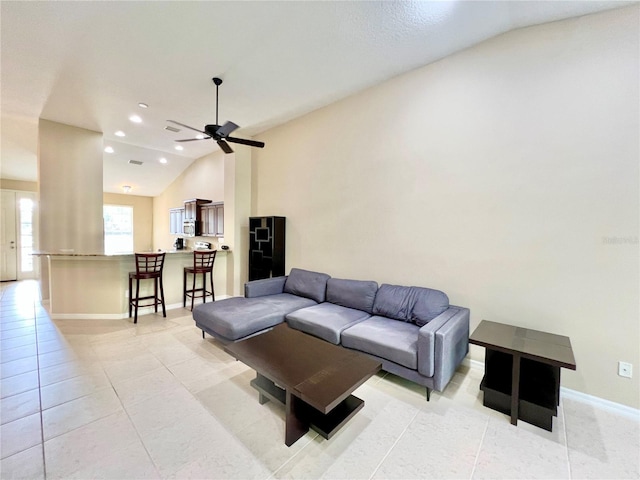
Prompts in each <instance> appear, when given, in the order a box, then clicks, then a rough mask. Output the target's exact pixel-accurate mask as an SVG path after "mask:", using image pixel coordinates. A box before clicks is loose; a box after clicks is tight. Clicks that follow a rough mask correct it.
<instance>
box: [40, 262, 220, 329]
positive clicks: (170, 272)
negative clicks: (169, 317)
mask: <svg viewBox="0 0 640 480" xmlns="http://www.w3.org/2000/svg"><path fill="white" fill-rule="evenodd" d="M164 252H165V253H166V254H167V255H166V256H165V262H164V267H163V273H162V279H163V284H164V295H165V304H166V308H167V309H172V308H182V291H183V273H184V267H188V266H192V265H193V250H191V249H184V250H166V251H164ZM149 253H151V252H149ZM230 254H231V250H218V251H217V254H216V260H215V263H214V267H213V284H214V289H215V294H216V299H220V298H225V297H226V296H228V295H227V263H228V262H230V261H232V258H231V257H232V255H230ZM34 255H36V256H39V257H42V258H44V259H45V261H46V262H47V264H48V279H47V280H48V282H47V286H48V291H46V290H47V289H44V288H43V291H42V296H43V300H49V313H50V315H51V317H52V318H54V319H58V318H78V319H112V318H113V319H115V318H127V317H128V315H129V302H128V300H129V272H133V271H135V269H136V267H135V258H134V254H133V253H129V254H99V253H75V252H71V251H64V250H62V251H54V252H46V251H38V252H34ZM189 278H191V277H189ZM200 281H201V277H198V279H197V282H198V284H199V283H200ZM43 284H44V282H43ZM152 289H153V282H145V281H143V282H141V292H142V294H143V295H145V294H151V290H152ZM147 291H148V293H147ZM152 311H153V308H152V307H150V308H142V309H141V310H139V312H140V313H139V315H144V314H146V313H150V312H152ZM185 314H188V313H185Z"/></svg>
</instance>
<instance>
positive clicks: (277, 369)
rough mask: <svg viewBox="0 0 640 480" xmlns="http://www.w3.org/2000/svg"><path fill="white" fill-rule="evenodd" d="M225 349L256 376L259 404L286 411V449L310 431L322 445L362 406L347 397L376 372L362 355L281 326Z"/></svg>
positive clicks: (375, 363)
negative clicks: (270, 403) (274, 404)
mask: <svg viewBox="0 0 640 480" xmlns="http://www.w3.org/2000/svg"><path fill="white" fill-rule="evenodd" d="M225 350H226V351H227V352H228V353H229V354H230V355H232V356H233V357H235V358H236V359H237V360H240V361H241V362H243V363H245V364H246V365H248V366H249V367H251V368H253V369H254V370H255V371H256V378H255V379H254V380H252V381H251V386H253V387H254V388H255V389H256V390H258V392H259V401H260V403H261V404H263V403H265V402H267V401H269V400H272V401H275V402H277V403H280V404H282V405H284V406H285V410H286V420H285V442H284V443H285V444H286V445H287V446H291V445H293V443H294V442H296V441H297V440H298V439H299V438H300V437H302V436H303V435H304V434H305V433H307V432H308V431H309V428H312V429H313V430H315V431H316V432H318V433H319V434H320V435H322V436H323V437H324V438H326V439H327V440H328V439H329V438H331V437H332V436H333V434H334V433H336V432H337V431H338V430H339V429H340V428H341V427H342V426H343V425H344V424H345V423H347V422H348V421H349V419H350V418H351V417H353V416H354V415H355V414H356V412H358V411H359V410H360V409H361V408H362V407H363V406H364V401H363V400H361V399H359V398H358V397H356V396H354V395H351V392H353V391H354V390H355V389H356V388H358V387H359V386H360V385H362V384H363V383H364V382H366V381H367V380H368V379H369V378H370V377H371V376H372V375H375V374H376V373H377V372H378V371H379V370H380V369H381V367H382V366H381V364H380V362H378V361H375V360H373V359H371V358H369V357H367V356H366V355H363V354H361V353H358V352H354V351H352V350H347V349H345V348H342V347H339V346H337V345H333V344H331V343H328V342H325V341H324V340H320V339H318V338H316V337H313V336H311V335H307V334H306V333H303V332H300V331H298V330H294V329H292V328H289V326H287V325H286V324H280V325H278V326H277V327H275V328H274V329H273V330H270V331H268V332H266V333H263V334H260V335H257V336H255V337H251V338H248V339H247V340H243V341H241V342H238V343H233V344H229V345H227V346H226V347H225Z"/></svg>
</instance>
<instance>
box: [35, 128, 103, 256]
mask: <svg viewBox="0 0 640 480" xmlns="http://www.w3.org/2000/svg"><path fill="white" fill-rule="evenodd" d="M102 148H103V147H102V133H99V132H93V131H91V130H85V129H83V128H77V127H72V126H69V125H63V124H61V123H56V122H51V121H48V120H43V119H40V123H39V136H38V182H39V185H40V189H39V192H40V195H39V202H40V235H41V238H40V248H41V249H42V250H47V251H57V250H60V249H72V250H73V251H74V252H75V253H103V252H104V229H103V223H102V154H103V153H102Z"/></svg>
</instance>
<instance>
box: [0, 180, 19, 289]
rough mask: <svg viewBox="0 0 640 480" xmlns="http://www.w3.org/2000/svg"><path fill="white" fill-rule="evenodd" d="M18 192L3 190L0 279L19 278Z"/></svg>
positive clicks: (0, 207)
mask: <svg viewBox="0 0 640 480" xmlns="http://www.w3.org/2000/svg"><path fill="white" fill-rule="evenodd" d="M16 242H17V237H16V194H15V192H2V199H1V203H0V280H1V281H3V282H4V281H7V280H17V279H18V275H17V272H18V248H17V243H16Z"/></svg>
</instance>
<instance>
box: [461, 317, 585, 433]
mask: <svg viewBox="0 0 640 480" xmlns="http://www.w3.org/2000/svg"><path fill="white" fill-rule="evenodd" d="M469 343H472V344H474V345H479V346H481V347H485V349H486V350H485V362H484V371H485V374H484V378H483V379H482V383H481V384H480V389H481V390H482V391H483V392H484V399H483V405H484V406H486V407H489V408H492V409H494V410H498V411H500V412H502V413H505V414H507V415H510V416H511V423H512V424H513V425H517V424H518V419H520V420H523V421H525V422H527V423H531V424H533V425H536V426H538V427H540V428H544V429H545V430H549V431H551V430H552V427H553V417H554V416H556V415H557V413H558V410H557V407H558V405H560V368H561V367H562V368H568V369H571V370H575V369H576V361H575V358H574V356H573V350H572V348H571V341H570V340H569V337H565V336H562V335H554V334H551V333H546V332H541V331H538V330H532V329H530V328H521V327H515V326H512V325H506V324H504V323H497V322H490V321H488V320H482V321H481V322H480V325H478V328H476V329H475V331H474V332H473V333H472V334H471V336H470V337H469Z"/></svg>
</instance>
